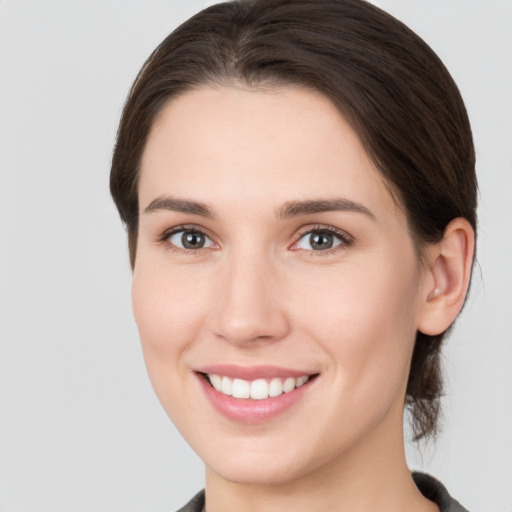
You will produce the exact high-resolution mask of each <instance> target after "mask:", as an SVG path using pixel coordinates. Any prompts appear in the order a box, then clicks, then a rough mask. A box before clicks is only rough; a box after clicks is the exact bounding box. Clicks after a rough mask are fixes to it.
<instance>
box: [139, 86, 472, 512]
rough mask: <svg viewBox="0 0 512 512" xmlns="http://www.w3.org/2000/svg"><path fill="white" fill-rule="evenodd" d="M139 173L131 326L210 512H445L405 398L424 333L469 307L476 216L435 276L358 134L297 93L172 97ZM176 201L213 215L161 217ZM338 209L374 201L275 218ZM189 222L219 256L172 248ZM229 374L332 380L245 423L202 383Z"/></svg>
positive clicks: (316, 100) (225, 91)
mask: <svg viewBox="0 0 512 512" xmlns="http://www.w3.org/2000/svg"><path fill="white" fill-rule="evenodd" d="M141 169H142V172H141V177H140V183H139V205H140V211H141V215H140V220H139V238H138V244H137V257H136V263H135V268H134V280H133V289H132V300H133V309H134V315H135V319H136V322H137V325H138V328H139V331H140V336H141V341H142V346H143V351H144V357H145V361H146V365H147V368H148V372H149V376H150V378H151V381H152V384H153V386H154V388H155V391H156V393H157V395H158V397H159V399H160V401H161V403H162V405H163V407H164V408H165V410H166V412H167V413H168V415H169V417H170V418H171V420H172V421H173V422H174V423H175V425H176V426H177V428H178V429H179V430H180V432H181V433H182V435H183V436H184V437H185V439H186V440H187V441H188V443H189V444H190V445H191V446H192V448H193V449H194V450H195V451H196V452H197V453H198V454H199V456H200V457H201V458H202V459H203V461H204V462H205V465H206V500H207V501H206V509H207V510H208V512H217V511H219V512H220V511H223V512H226V511H228V512H229V511H231V510H233V511H234V510H255V511H256V510H265V511H273V510H296V511H301V510H316V511H323V510H325V511H327V510H351V511H366V510H368V511H370V510H372V511H375V510H379V511H386V510H390V511H391V510H393V511H395V512H396V511H401V510H403V511H404V512H405V511H406V510H407V511H410V510H419V511H427V510H430V511H433V510H437V507H436V506H435V505H434V504H433V503H432V502H430V501H428V500H426V499H425V498H424V497H423V496H422V495H421V494H420V493H419V491H418V490H417V489H416V487H415V485H414V483H413V481H412V479H411V476H410V472H409V470H408V468H407V465H406V461H405V454H404V443H403V434H402V418H403V405H404V397H405V390H406V383H407V377H408V373H409V365H410V359H411V355H412V350H413V345H414V340H415V335H416V332H417V330H418V329H419V328H422V329H423V330H424V331H429V330H430V331H432V332H434V331H438V332H441V331H439V329H442V330H443V329H444V328H446V327H447V325H449V322H451V321H452V320H453V318H454V316H455V315H456V314H457V313H458V310H459V309H460V306H461V305H462V303H461V300H463V297H462V299H460V297H459V296H460V295H462V296H463V295H464V294H465V290H466V289H467V283H464V282H462V281H464V279H465V278H467V279H468V277H467V276H469V271H468V270H467V262H468V261H470V259H471V257H472V253H471V251H468V247H471V239H470V233H469V231H468V230H467V226H465V225H464V222H463V221H462V220H461V219H459V220H458V222H459V223H458V224H457V223H455V224H454V225H453V226H452V228H451V229H452V231H451V232H453V236H452V235H450V236H449V237H447V238H446V240H448V241H446V242H443V243H442V244H439V245H437V246H433V247H432V249H431V250H430V252H428V254H427V256H428V258H427V260H428V261H429V262H430V263H429V264H428V265H427V266H422V265H421V264H420V262H419V261H418V257H417V252H416V250H415V247H414V244H413V241H412V239H411V236H410V233H409V230H408V225H407V219H406V216H405V214H404V212H403V211H402V210H401V209H400V207H399V206H398V205H397V204H396V202H395V201H394V200H393V198H392V197H391V195H390V192H389V190H388V186H386V184H385V183H384V181H383V178H382V177H381V176H380V174H379V173H378V172H377V171H376V169H375V168H374V166H373V165H372V163H371V162H370V161H369V159H368V157H367V155H366V153H365V152H364V150H363V148H362V146H361V144H360V142H359V140H358V138H357V136H356V134H355V133H354V131H353V130H352V129H351V127H350V126H349V125H348V124H347V122H346V121H345V120H344V119H343V117H342V116H341V115H340V114H339V113H338V111H337V110H336V109H335V108H334V106H333V105H332V104H331V103H330V102H329V101H328V100H327V99H326V98H324V97H323V96H321V95H319V94H316V93H313V92H311V91H307V90H302V89H298V88H283V89H279V90H273V91H262V90H251V89H247V88H242V87H220V88H209V87H205V88H201V89H197V90H194V91H191V92H188V93H186V94H184V95H182V96H180V97H178V98H176V99H173V100H172V101H170V102H169V103H168V104H167V105H166V106H165V107H164V109H163V110H162V112H161V113H160V115H159V117H158V119H157V121H156V122H155V123H154V126H153V128H152V131H151V133H150V136H149V139H148V142H147V146H146V148H145V151H144V154H143V158H142V166H141ZM168 197H172V198H173V199H180V200H187V201H194V202H196V203H201V204H202V205H204V206H206V207H207V208H208V209H209V211H210V213H211V214H212V216H206V215H204V212H200V211H188V212H187V211H175V209H173V208H174V206H173V208H169V207H168V206H169V204H167V207H165V205H164V206H162V207H158V205H157V206H155V200H158V199H162V198H168ZM339 198H343V199H344V200H348V201H350V202H351V204H352V203H355V204H357V205H359V206H361V207H362V208H359V209H358V208H356V209H354V208H351V209H350V208H349V209H348V210H347V209H343V210H329V211H323V212H318V213H304V212H303V213H300V212H295V215H288V216H283V215H279V212H281V213H283V212H282V210H283V208H284V207H285V206H286V205H289V204H290V202H293V201H305V200H332V199H339ZM151 204H153V208H150V210H151V211H145V210H146V209H148V207H149V206H150V205H151ZM161 205H162V203H161ZM362 209H366V210H367V211H362ZM297 213H299V214H297ZM461 221H462V223H461ZM182 225H186V226H188V227H189V228H193V229H194V230H200V231H202V232H203V233H205V234H206V235H207V237H208V238H207V239H206V245H205V247H203V248H201V249H192V250H188V251H187V250H183V249H182V248H180V247H179V243H180V240H181V235H180V234H178V235H175V236H173V237H172V238H171V237H169V236H167V237H165V233H168V232H169V230H170V229H171V228H174V227H178V229H179V226H182ZM325 228H329V229H335V230H338V231H339V232H340V238H338V235H336V236H335V237H334V238H333V240H334V241H335V243H336V244H339V245H336V247H335V248H334V249H333V250H329V251H322V250H316V251H315V250H313V248H312V247H311V245H310V244H309V235H308V234H306V233H308V232H310V231H311V230H316V232H318V231H322V229H325ZM342 237H345V240H344V239H343V238H342ZM468 237H469V238H468ZM173 243H174V244H175V245H173ZM447 248H448V249H450V250H451V251H452V253H453V254H454V255H455V256H456V257H457V258H458V260H457V261H458V262H459V263H458V264H455V263H453V264H452V263H451V262H452V261H454V259H453V258H452V259H450V257H449V254H448V253H449V250H448V249H447ZM464 251H465V252H464ZM468 252H469V253H471V254H469V255H468ZM461 255H462V256H461ZM460 262H463V263H460ZM464 265H465V266H464ZM460 283H462V284H460ZM459 284H460V286H459ZM457 287H458V295H457V297H456V298H454V297H455V291H454V288H457ZM449 292H450V293H452V296H453V297H452V299H453V300H451V301H450V300H449ZM447 297H448V299H447ZM450 308H451V309H450ZM448 310H449V311H448ZM436 322H437V323H436ZM445 324H446V325H445ZM225 363H231V364H237V365H242V366H253V365H277V366H282V367H286V368H291V369H295V370H301V371H304V372H305V373H307V374H318V377H317V378H316V380H315V381H314V382H312V383H311V385H310V387H309V389H308V390H307V392H306V393H305V394H304V397H303V399H302V400H300V401H299V402H298V403H296V404H294V405H293V407H291V408H290V409H288V410H287V411H285V412H284V413H283V414H280V415H279V416H277V417H276V418H273V419H272V420H270V421H267V422H263V423H261V424H249V425H247V424H243V423H239V422H234V421H232V420H229V419H227V418H225V417H224V416H222V415H221V414H219V413H218V412H217V411H216V410H215V409H214V408H213V407H212V405H211V404H210V402H209V401H208V400H207V399H206V397H205V394H204V392H203V390H202V389H201V386H200V384H199V380H198V376H197V374H196V373H195V370H196V369H197V368H199V367H201V366H204V365H210V364H225Z"/></svg>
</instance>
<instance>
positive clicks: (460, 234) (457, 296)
mask: <svg viewBox="0 0 512 512" xmlns="http://www.w3.org/2000/svg"><path fill="white" fill-rule="evenodd" d="M474 250H475V234H474V231H473V228H472V227H471V224H470V223H469V222H468V220H467V219H463V218H461V217H458V218H456V219H453V220H452V221H451V222H450V223H449V224H448V225H447V226H446V229H445V232H444V235H443V238H442V240H441V241H440V242H438V243H437V244H434V245H432V246H431V247H430V248H429V255H428V260H429V263H428V268H427V269H426V273H427V275H426V276H425V279H424V287H423V290H422V298H421V307H420V312H419V313H420V314H419V319H418V330H419V331H420V332H422V333H424V334H427V335H431V336H434V335H437V334H440V333H442V332H444V331H445V330H446V329H448V327H450V325H451V324H452V322H453V321H454V320H455V318H456V317H457V315H458V314H459V312H460V310H461V308H462V306H463V304H464V300H465V298H466V293H467V291H468V288H469V282H470V279H471V270H472V267H473V255H474Z"/></svg>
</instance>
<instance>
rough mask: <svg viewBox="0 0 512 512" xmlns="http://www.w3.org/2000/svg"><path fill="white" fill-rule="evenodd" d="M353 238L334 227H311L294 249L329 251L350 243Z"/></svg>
mask: <svg viewBox="0 0 512 512" xmlns="http://www.w3.org/2000/svg"><path fill="white" fill-rule="evenodd" d="M350 243H351V240H350V239H349V238H348V237H347V235H345V234H344V233H342V232H338V231H337V230H336V231H335V230H333V229H326V228H319V229H311V230H309V231H308V232H307V233H304V234H303V235H302V236H301V238H300V239H299V240H298V241H297V242H296V243H295V244H294V245H293V247H292V249H303V250H306V251H317V252H319V251H328V250H329V249H335V248H336V247H339V246H341V245H350Z"/></svg>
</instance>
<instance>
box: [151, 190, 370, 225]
mask: <svg viewBox="0 0 512 512" xmlns="http://www.w3.org/2000/svg"><path fill="white" fill-rule="evenodd" d="M162 210H163V211H172V212H179V213H191V214H193V215H199V216H201V217H206V218H209V219H214V218H215V215H214V214H213V212H212V210H210V208H208V206H206V204H204V203H200V202H198V201H191V200H189V199H178V198H175V197H169V196H163V197H157V198H156V199H153V201H151V203H149V205H148V206H146V208H144V213H152V212H157V211H162ZM332 211H342V212H355V213H362V214H364V215H366V216H368V217H370V218H371V219H372V220H374V221H376V220H377V218H376V217H375V215H374V214H373V213H372V212H371V211H370V210H369V209H368V208H366V206H363V205H362V204H360V203H356V202H355V201H351V200H350V199H344V198H336V199H317V200H315V199H309V200H304V201H288V202H287V203H285V204H284V205H283V206H282V207H281V208H280V209H279V211H278V215H277V216H278V218H281V219H288V218H291V217H298V216H301V215H314V214H316V213H325V212H332Z"/></svg>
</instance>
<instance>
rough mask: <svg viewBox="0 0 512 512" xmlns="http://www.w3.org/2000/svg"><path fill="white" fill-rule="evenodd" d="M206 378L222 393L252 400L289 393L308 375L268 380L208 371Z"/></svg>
mask: <svg viewBox="0 0 512 512" xmlns="http://www.w3.org/2000/svg"><path fill="white" fill-rule="evenodd" d="M207 376H208V379H209V380H210V382H211V384H212V386H213V387H214V388H215V389H216V390H217V391H220V392H221V393H223V394H224V395H228V396H232V397H234V398H252V399H254V400H264V399H265V398H268V397H273V396H278V395H280V394H282V393H289V392H290V391H293V390H294V389H295V388H300V387H301V386H303V385H304V384H305V383H306V382H307V381H308V380H309V376H306V375H304V376H302V377H298V378H297V379H294V378H293V377H288V378H287V379H279V378H277V377H276V378H273V379H271V380H269V381H267V380H266V379H256V380H253V381H248V380H243V379H231V378H230V377H226V376H222V375H215V374H211V373H208V374H207Z"/></svg>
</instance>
